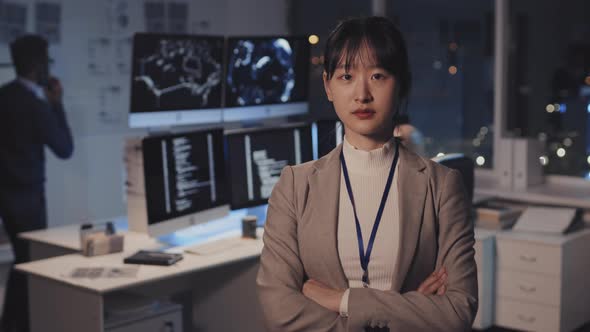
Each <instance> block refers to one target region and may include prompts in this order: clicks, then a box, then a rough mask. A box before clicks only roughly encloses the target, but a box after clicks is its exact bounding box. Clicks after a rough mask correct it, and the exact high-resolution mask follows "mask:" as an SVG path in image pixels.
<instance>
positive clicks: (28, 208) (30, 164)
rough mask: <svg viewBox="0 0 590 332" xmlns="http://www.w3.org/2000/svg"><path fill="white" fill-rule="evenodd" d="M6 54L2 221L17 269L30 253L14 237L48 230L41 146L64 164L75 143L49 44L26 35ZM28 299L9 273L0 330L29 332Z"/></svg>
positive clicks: (0, 126)
mask: <svg viewBox="0 0 590 332" xmlns="http://www.w3.org/2000/svg"><path fill="white" fill-rule="evenodd" d="M10 52H11V56H12V61H13V63H14V66H15V68H16V75H17V78H16V79H15V80H14V81H12V82H10V83H8V84H6V85H4V86H2V87H0V219H2V223H3V225H4V227H5V229H6V232H7V233H8V236H9V238H10V243H11V244H12V248H13V250H14V257H15V260H14V263H15V264H19V263H23V262H27V261H28V260H29V252H28V247H27V245H26V243H24V242H23V241H22V240H19V239H18V233H21V232H27V231H32V230H37V229H43V228H45V227H47V216H46V206H45V189H44V187H45V185H44V183H45V154H44V147H45V146H48V147H49V148H50V149H51V150H52V151H53V153H54V154H55V155H56V156H58V157H59V158H63V159H65V158H69V157H70V156H71V155H72V151H73V141H72V135H71V133H70V129H69V127H68V124H67V121H66V117H65V113H64V109H63V105H62V95H63V92H62V87H61V85H60V83H59V81H58V80H57V79H55V78H52V77H50V76H49V61H50V60H49V54H48V44H47V41H45V39H43V38H41V37H39V36H35V35H26V36H23V37H20V38H18V39H16V40H15V41H14V42H12V43H11V44H10ZM27 298H28V293H27V289H26V279H25V276H24V275H22V274H19V273H15V271H13V270H12V269H11V272H10V275H9V278H8V283H7V287H6V295H5V301H4V312H3V315H2V328H3V330H4V331H6V332H9V331H10V332H12V331H19V332H21V331H28V330H29V322H28V301H27Z"/></svg>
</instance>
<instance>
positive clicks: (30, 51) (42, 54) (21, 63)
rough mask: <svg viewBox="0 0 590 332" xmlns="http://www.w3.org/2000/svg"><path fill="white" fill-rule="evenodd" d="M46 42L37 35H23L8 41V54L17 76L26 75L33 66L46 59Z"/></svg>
mask: <svg viewBox="0 0 590 332" xmlns="http://www.w3.org/2000/svg"><path fill="white" fill-rule="evenodd" d="M48 46H49V45H48V43H47V41H46V40H45V39H44V38H43V37H41V36H38V35H25V36H22V37H19V38H17V39H15V40H14V41H13V42H12V43H10V56H11V57H12V63H13V64H14V67H15V68H16V74H17V75H19V76H24V75H28V74H30V73H31V71H32V70H34V69H35V66H37V65H38V64H43V63H44V62H47V61H48Z"/></svg>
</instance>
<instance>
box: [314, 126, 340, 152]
mask: <svg viewBox="0 0 590 332" xmlns="http://www.w3.org/2000/svg"><path fill="white" fill-rule="evenodd" d="M315 125H316V128H317V147H318V158H321V157H323V156H325V155H326V154H328V153H329V152H330V151H332V150H333V149H334V148H335V147H336V146H337V145H338V144H339V143H340V142H342V140H343V138H344V125H343V124H342V123H341V122H340V121H339V120H319V121H317V122H315Z"/></svg>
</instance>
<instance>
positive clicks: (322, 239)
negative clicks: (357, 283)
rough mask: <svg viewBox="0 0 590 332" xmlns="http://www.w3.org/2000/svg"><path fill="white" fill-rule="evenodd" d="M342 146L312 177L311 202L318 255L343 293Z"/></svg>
mask: <svg viewBox="0 0 590 332" xmlns="http://www.w3.org/2000/svg"><path fill="white" fill-rule="evenodd" d="M341 151H342V144H341V145H339V146H338V147H337V148H335V149H334V150H332V152H330V153H329V154H328V155H327V156H326V157H325V158H324V160H323V162H322V163H319V161H318V165H317V166H316V171H315V172H314V173H313V174H312V175H310V176H309V198H308V199H309V200H311V201H312V202H314V203H313V205H314V209H313V210H312V211H311V215H310V218H312V219H310V220H313V221H314V225H315V226H314V230H316V231H317V233H316V236H317V241H315V240H314V242H315V243H314V245H315V246H317V250H318V254H319V255H320V256H321V259H322V261H323V263H324V265H325V271H327V273H328V274H329V276H326V277H328V278H329V279H330V280H333V281H334V282H335V284H334V286H336V287H338V288H340V289H346V288H348V281H347V279H346V275H345V274H344V270H343V269H342V264H341V262H340V255H339V254H338V242H337V241H338V240H337V237H338V206H339V198H340V172H341V170H340V159H339V158H340V153H341Z"/></svg>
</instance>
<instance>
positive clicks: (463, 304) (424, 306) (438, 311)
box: [348, 170, 477, 332]
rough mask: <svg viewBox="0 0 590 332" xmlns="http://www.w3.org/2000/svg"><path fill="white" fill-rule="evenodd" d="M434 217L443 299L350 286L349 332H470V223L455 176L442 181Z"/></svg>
mask: <svg viewBox="0 0 590 332" xmlns="http://www.w3.org/2000/svg"><path fill="white" fill-rule="evenodd" d="M440 197H441V198H440V209H439V214H438V219H439V220H438V223H439V235H438V242H439V246H438V258H437V263H436V265H437V266H438V267H440V266H444V267H446V269H447V273H448V279H447V292H446V294H445V295H442V296H441V295H423V294H420V293H418V292H417V291H410V292H407V293H403V294H400V293H398V292H394V291H380V290H375V289H369V288H352V289H350V297H349V304H348V305H349V307H348V309H349V312H348V314H349V318H348V319H349V321H348V327H349V331H360V330H362V329H363V327H364V326H367V325H369V326H375V325H378V326H384V325H387V326H389V330H390V331H392V332H393V331H471V325H472V324H473V320H474V319H475V314H476V312H477V270H476V265H475V259H474V254H475V251H474V249H473V245H474V243H475V240H474V235H473V225H472V223H471V221H470V220H469V213H470V211H469V205H468V204H467V195H466V194H465V190H464V187H463V184H462V180H461V177H460V175H459V172H457V171H456V170H453V171H451V172H449V173H448V174H447V175H446V177H445V184H444V186H443V190H442V192H441V196H440Z"/></svg>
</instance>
